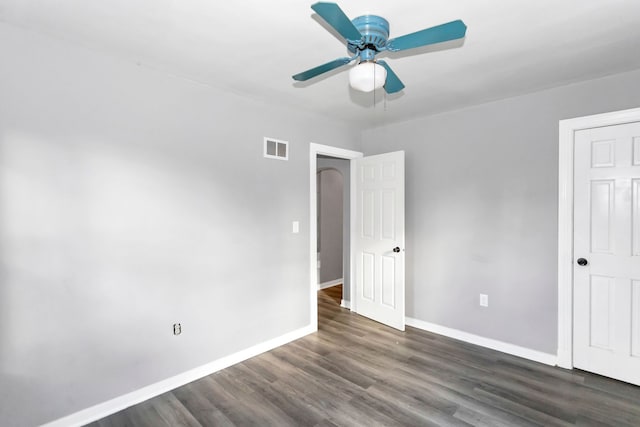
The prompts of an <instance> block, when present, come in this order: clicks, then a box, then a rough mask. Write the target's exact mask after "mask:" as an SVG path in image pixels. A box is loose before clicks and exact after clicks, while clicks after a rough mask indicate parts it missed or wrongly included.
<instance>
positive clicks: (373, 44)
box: [347, 15, 389, 61]
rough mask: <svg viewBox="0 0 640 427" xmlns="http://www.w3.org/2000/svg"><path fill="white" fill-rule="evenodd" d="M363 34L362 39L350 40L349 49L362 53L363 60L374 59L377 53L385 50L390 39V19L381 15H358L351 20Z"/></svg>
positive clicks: (352, 51)
mask: <svg viewBox="0 0 640 427" xmlns="http://www.w3.org/2000/svg"><path fill="white" fill-rule="evenodd" d="M351 22H352V23H353V25H354V26H355V27H356V28H357V29H358V31H360V34H362V39H361V40H349V41H348V42H347V49H349V52H351V53H354V54H360V60H361V61H372V60H373V58H374V57H375V55H376V53H378V52H380V51H383V50H385V47H386V45H387V40H389V21H387V20H386V19H384V18H383V17H381V16H376V15H364V16H358V17H357V18H355V19H353V20H352V21H351Z"/></svg>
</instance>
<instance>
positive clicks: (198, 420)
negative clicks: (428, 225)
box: [91, 287, 640, 427]
mask: <svg viewBox="0 0 640 427" xmlns="http://www.w3.org/2000/svg"><path fill="white" fill-rule="evenodd" d="M340 297H341V290H340V288H339V287H334V288H329V289H326V290H324V291H321V292H320V293H319V295H318V299H319V307H318V312H319V313H318V314H319V330H318V332H317V333H316V334H313V335H310V336H307V337H305V338H302V339H300V340H297V341H295V342H292V343H290V344H287V345H285V346H283V347H280V348H277V349H275V350H273V351H270V352H268V353H264V354H262V355H260V356H257V357H254V358H253V359H250V360H247V361H245V362H243V363H240V364H238V365H235V366H233V367H230V368H228V369H225V370H223V371H220V372H217V373H215V374H213V375H210V376H208V377H205V378H203V379H201V380H198V381H195V382H193V383H190V384H187V385H185V386H183V387H180V388H177V389H175V390H173V391H171V392H169V393H165V394H163V395H161V396H158V397H156V398H154V399H151V400H148V401H146V402H143V403H141V404H139V405H136V406H133V407H131V408H128V409H126V410H124V411H121V412H119V413H117V414H114V415H111V416H109V417H107V418H104V419H102V420H100V421H97V422H95V423H92V424H91V426H92V427H116V426H131V427H138V426H140V427H147V426H148V427H151V426H153V427H162V426H194V427H195V426H317V427H336V426H469V425H473V426H492V427H493V426H497V427H501V426H509V427H513V426H574V425H578V426H616V427H621V426H640V387H636V386H632V385H629V384H625V383H622V382H618V381H615V380H611V379H608V378H604V377H600V376H597V375H593V374H590V373H587V372H582V371H567V370H563V369H559V368H553V367H550V366H546V365H541V364H539V363H535V362H531V361H528V360H524V359H520V358H517V357H513V356H509V355H506V354H503V353H499V352H496V351H492V350H488V349H485V348H482V347H478V346H474V345H471V344H466V343H463V342H459V341H456V340H452V339H449V338H446V337H442V336H439V335H435V334H432V333H429V332H424V331H421V330H418V329H414V328H407V331H406V332H405V333H402V332H398V331H395V330H393V329H390V328H387V327H385V326H383V325H380V324H378V323H376V322H373V321H370V320H368V319H365V318H363V317H360V316H358V315H354V314H351V313H350V312H349V311H348V310H345V309H342V308H340V306H339V305H340Z"/></svg>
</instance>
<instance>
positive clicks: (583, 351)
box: [573, 123, 640, 385]
mask: <svg viewBox="0 0 640 427" xmlns="http://www.w3.org/2000/svg"><path fill="white" fill-rule="evenodd" d="M574 185H575V188H574V197H575V199H574V227H575V229H574V269H573V277H574V282H573V283H574V285H573V286H574V318H573V325H574V326H573V346H574V353H573V354H574V360H573V365H574V366H575V367H576V368H580V369H584V370H587V371H591V372H596V373H598V374H601V375H606V376H608V377H612V378H616V379H619V380H622V381H627V382H630V383H634V384H638V385H640V123H630V124H624V125H618V126H608V127H601V128H594V129H586V130H581V131H578V132H576V133H575V184H574Z"/></svg>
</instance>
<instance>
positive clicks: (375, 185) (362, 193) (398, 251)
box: [352, 151, 404, 331]
mask: <svg viewBox="0 0 640 427" xmlns="http://www.w3.org/2000/svg"><path fill="white" fill-rule="evenodd" d="M352 164H353V171H354V174H353V175H352V177H353V179H354V183H355V188H354V190H355V191H354V193H355V197H356V209H355V215H354V218H355V223H354V224H353V227H354V230H355V231H354V233H353V236H354V239H353V243H352V244H353V258H354V267H355V268H354V279H355V285H356V286H355V297H354V298H353V302H354V307H353V309H354V311H356V312H357V313H358V314H361V315H363V316H366V317H369V318H370V319H373V320H376V321H378V322H380V323H384V324H385V325H388V326H391V327H394V328H396V329H400V330H401V331H404V151H397V152H394V153H386V154H380V155H377V156H370V157H363V158H360V159H355V160H353V163H352Z"/></svg>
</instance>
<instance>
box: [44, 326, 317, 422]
mask: <svg viewBox="0 0 640 427" xmlns="http://www.w3.org/2000/svg"><path fill="white" fill-rule="evenodd" d="M313 332H315V328H313V326H312V325H309V326H306V327H304V328H300V329H297V330H295V331H291V332H289V333H286V334H284V335H281V336H279V337H276V338H273V339H271V340H269V341H265V342H263V343H260V344H257V345H254V346H252V347H249V348H247V349H245V350H242V351H239V352H237V353H234V354H231V355H229V356H225V357H223V358H221V359H218V360H214V361H213V362H210V363H207V364H206V365H202V366H199V367H197V368H194V369H191V370H189V371H187V372H183V373H182V374H179V375H176V376H174V377H171V378H167V379H166V380H162V381H159V382H157V383H155V384H151V385H148V386H146V387H143V388H141V389H138V390H136V391H132V392H131V393H127V394H124V395H122V396H119V397H116V398H114V399H111V400H108V401H106V402H103V403H99V404H97V405H95V406H91V407H89V408H86V409H83V410H81V411H79V412H76V413H73V414H71V415H67V416H66V417H62V418H59V419H57V420H55V421H51V422H49V423H47V424H44V425H43V426H41V427H71V426H74V427H75V426H83V425H85V424H89V423H91V422H93V421H96V420H99V419H101V418H104V417H106V416H108V415H111V414H114V413H116V412H118V411H121V410H123V409H126V408H128V407H130V406H133V405H136V404H138V403H140V402H144V401H145V400H148V399H151V398H152V397H156V396H159V395H161V394H163V393H166V392H168V391H170V390H173V389H174V388H177V387H180V386H183V385H185V384H188V383H190V382H192V381H195V380H197V379H200V378H202V377H206V376H207V375H211V374H213V373H214V372H217V371H220V370H222V369H224V368H228V367H229V366H232V365H235V364H236V363H240V362H242V361H244V360H247V359H250V358H252V357H254V356H257V355H259V354H261V353H264V352H267V351H269V350H272V349H274V348H276V347H279V346H281V345H284V344H287V343H289V342H291V341H295V340H297V339H299V338H302V337H304V336H305V335H309V334H311V333H313Z"/></svg>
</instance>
